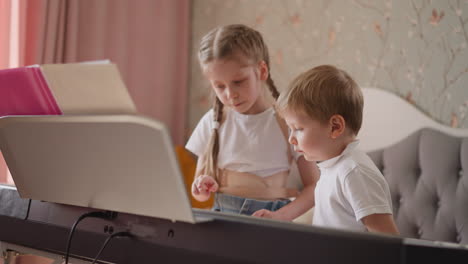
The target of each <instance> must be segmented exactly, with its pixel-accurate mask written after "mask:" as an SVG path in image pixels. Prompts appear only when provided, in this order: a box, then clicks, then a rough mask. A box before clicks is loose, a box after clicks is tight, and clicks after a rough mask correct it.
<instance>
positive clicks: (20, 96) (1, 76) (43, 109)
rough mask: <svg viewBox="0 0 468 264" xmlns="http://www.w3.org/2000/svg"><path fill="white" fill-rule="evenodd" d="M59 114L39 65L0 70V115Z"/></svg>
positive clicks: (60, 112)
mask: <svg viewBox="0 0 468 264" xmlns="http://www.w3.org/2000/svg"><path fill="white" fill-rule="evenodd" d="M61 114H62V111H61V110H60V108H59V106H58V104H57V101H56V100H55V98H54V95H53V94H52V92H51V90H50V89H49V87H48V85H47V82H46V80H45V79H44V76H43V74H42V71H41V69H40V68H39V67H20V68H14V69H4V70H0V116H6V115H61Z"/></svg>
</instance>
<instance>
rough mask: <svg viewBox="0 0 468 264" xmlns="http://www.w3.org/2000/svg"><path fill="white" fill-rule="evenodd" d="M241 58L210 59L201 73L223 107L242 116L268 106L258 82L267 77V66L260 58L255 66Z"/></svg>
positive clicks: (261, 110) (260, 83)
mask: <svg viewBox="0 0 468 264" xmlns="http://www.w3.org/2000/svg"><path fill="white" fill-rule="evenodd" d="M237 57H238V56H237ZM242 61H243V60H241V59H239V60H237V59H217V60H213V61H211V62H209V63H207V64H206V65H205V67H204V73H205V76H206V77H207V78H208V80H209V81H210V83H211V86H212V87H213V89H214V91H215V93H216V96H217V97H218V98H219V100H220V101H221V102H222V103H223V104H224V105H225V106H228V107H231V108H232V109H234V110H235V111H236V112H238V113H242V114H246V115H251V114H258V113H261V112H263V111H265V109H266V108H267V107H268V106H267V103H266V100H265V98H264V97H263V96H262V94H263V91H262V84H263V83H264V81H265V80H266V79H267V77H268V68H267V66H266V64H265V62H263V61H262V62H260V63H259V64H258V65H252V64H247V63H242ZM245 61H247V60H245Z"/></svg>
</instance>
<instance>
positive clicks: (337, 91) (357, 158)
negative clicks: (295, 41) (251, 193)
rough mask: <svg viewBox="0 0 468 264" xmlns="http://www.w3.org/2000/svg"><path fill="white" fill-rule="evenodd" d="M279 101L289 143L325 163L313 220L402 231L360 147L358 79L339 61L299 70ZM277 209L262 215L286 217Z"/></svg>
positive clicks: (384, 187) (375, 170)
mask: <svg viewBox="0 0 468 264" xmlns="http://www.w3.org/2000/svg"><path fill="white" fill-rule="evenodd" d="M277 104H278V110H279V111H280V113H281V115H282V116H283V118H284V119H285V120H286V123H287V124H288V126H289V128H290V131H291V133H290V136H289V142H290V143H291V144H293V145H294V148H295V150H296V151H297V152H299V153H302V154H304V157H305V158H306V160H308V161H316V162H318V166H319V168H320V172H321V174H320V180H319V181H318V182H317V186H316V189H315V209H314V216H313V225H317V226H324V227H333V228H344V229H348V230H356V231H370V232H381V233H387V234H399V232H398V229H397V227H396V225H395V222H394V220H393V216H392V202H391V197H390V191H389V188H388V185H387V182H386V181H385V178H384V177H383V175H382V174H381V173H380V171H379V170H378V168H377V167H376V166H375V165H374V163H373V162H372V160H371V159H370V158H369V157H368V156H367V155H366V154H365V153H363V152H362V151H360V150H358V149H357V148H356V147H357V145H358V143H359V141H358V140H357V139H356V136H357V134H358V132H359V129H360V128H361V123H362V109H363V104H364V100H363V96H362V92H361V90H360V88H359V86H358V85H357V84H356V82H355V81H354V80H353V79H352V78H351V77H350V76H349V75H348V74H347V73H346V72H345V71H343V70H340V69H337V68H336V67H334V66H330V65H323V66H318V67H315V68H313V69H310V70H309V71H306V72H305V73H303V74H301V75H299V76H298V77H297V78H296V79H295V80H294V81H293V82H292V83H291V85H290V89H289V90H288V91H287V92H285V93H283V94H281V96H280V98H278V102H277ZM276 214H278V212H270V211H267V210H262V211H261V212H258V213H256V216H261V217H268V218H280V217H279V216H278V215H276Z"/></svg>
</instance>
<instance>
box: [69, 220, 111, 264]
mask: <svg viewBox="0 0 468 264" xmlns="http://www.w3.org/2000/svg"><path fill="white" fill-rule="evenodd" d="M87 217H96V218H102V219H106V220H112V219H115V218H116V217H117V213H115V212H110V211H100V212H89V213H86V214H82V215H81V216H80V217H79V218H78V219H77V220H76V221H75V223H74V224H73V226H72V228H71V230H70V234H69V235H68V241H67V251H66V253H65V264H68V257H69V256H70V247H71V241H72V238H73V234H74V232H75V229H76V226H77V225H78V223H79V222H80V221H81V220H83V219H85V218H87Z"/></svg>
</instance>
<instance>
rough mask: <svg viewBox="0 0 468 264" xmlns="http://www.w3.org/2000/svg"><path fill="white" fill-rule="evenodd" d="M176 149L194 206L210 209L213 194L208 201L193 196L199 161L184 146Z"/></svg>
mask: <svg viewBox="0 0 468 264" xmlns="http://www.w3.org/2000/svg"><path fill="white" fill-rule="evenodd" d="M175 151H176V154H177V157H178V159H179V164H180V169H181V171H182V174H183V175H184V181H185V188H186V190H187V193H188V194H189V196H190V201H191V203H192V207H195V208H203V209H209V208H211V207H212V206H213V203H214V198H213V196H212V197H211V198H210V199H209V200H208V201H206V202H199V201H197V200H195V198H193V196H192V191H191V189H192V182H193V179H194V177H195V170H196V167H197V161H196V160H195V159H194V158H193V156H192V154H191V153H190V152H189V151H188V150H186V149H185V148H184V147H182V146H176V147H175Z"/></svg>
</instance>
